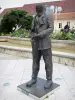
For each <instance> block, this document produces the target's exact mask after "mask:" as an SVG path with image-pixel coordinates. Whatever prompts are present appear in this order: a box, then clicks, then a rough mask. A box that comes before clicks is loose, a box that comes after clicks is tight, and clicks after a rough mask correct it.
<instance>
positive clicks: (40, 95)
mask: <svg viewBox="0 0 75 100" xmlns="http://www.w3.org/2000/svg"><path fill="white" fill-rule="evenodd" d="M45 82H46V80H44V79H41V78H38V80H37V83H36V84H35V85H33V86H32V87H31V88H29V87H26V83H24V84H21V85H19V86H17V89H18V90H19V91H21V92H23V93H25V94H26V95H28V96H30V97H32V98H33V99H35V100H43V99H45V98H46V97H48V96H50V95H51V94H52V93H53V92H54V91H55V90H56V89H58V88H59V85H58V84H56V83H53V84H52V86H51V87H50V88H49V89H44V84H45Z"/></svg>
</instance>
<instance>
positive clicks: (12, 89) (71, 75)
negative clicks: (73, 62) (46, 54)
mask: <svg viewBox="0 0 75 100" xmlns="http://www.w3.org/2000/svg"><path fill="white" fill-rule="evenodd" d="M31 66H32V60H31V59H24V58H18V57H13V56H10V55H6V54H0V100H33V99H32V98H30V97H28V96H26V95H25V94H23V93H21V92H19V91H18V90H17V85H19V84H21V83H24V82H27V81H29V80H30V78H31V71H32V70H31V69H32V68H31ZM53 66H54V67H53V81H54V82H56V83H58V84H60V89H59V90H57V91H55V92H54V93H53V94H52V95H50V97H49V99H48V100H75V68H74V67H71V66H65V65H62V64H57V63H54V64H53ZM39 77H41V78H44V79H45V70H44V62H43V60H41V67H40V72H39Z"/></svg>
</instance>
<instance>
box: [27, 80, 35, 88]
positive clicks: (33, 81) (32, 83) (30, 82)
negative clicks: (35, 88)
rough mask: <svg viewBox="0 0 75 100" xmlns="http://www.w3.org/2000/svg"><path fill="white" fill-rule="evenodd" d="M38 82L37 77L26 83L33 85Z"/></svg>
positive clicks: (28, 85) (29, 85)
mask: <svg viewBox="0 0 75 100" xmlns="http://www.w3.org/2000/svg"><path fill="white" fill-rule="evenodd" d="M36 82H37V79H31V80H30V81H29V82H28V83H27V84H26V86H27V87H32V85H34V84H36Z"/></svg>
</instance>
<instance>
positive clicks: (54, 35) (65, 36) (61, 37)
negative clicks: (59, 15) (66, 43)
mask: <svg viewBox="0 0 75 100" xmlns="http://www.w3.org/2000/svg"><path fill="white" fill-rule="evenodd" d="M51 37H52V39H57V40H72V39H73V34H72V33H66V34H64V33H63V32H57V33H52V36H51Z"/></svg>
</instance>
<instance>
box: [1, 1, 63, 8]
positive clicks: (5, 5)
mask: <svg viewBox="0 0 75 100" xmlns="http://www.w3.org/2000/svg"><path fill="white" fill-rule="evenodd" d="M50 1H61V0H0V7H1V8H2V10H3V9H5V8H12V7H21V6H23V5H24V4H30V3H39V2H50Z"/></svg>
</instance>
